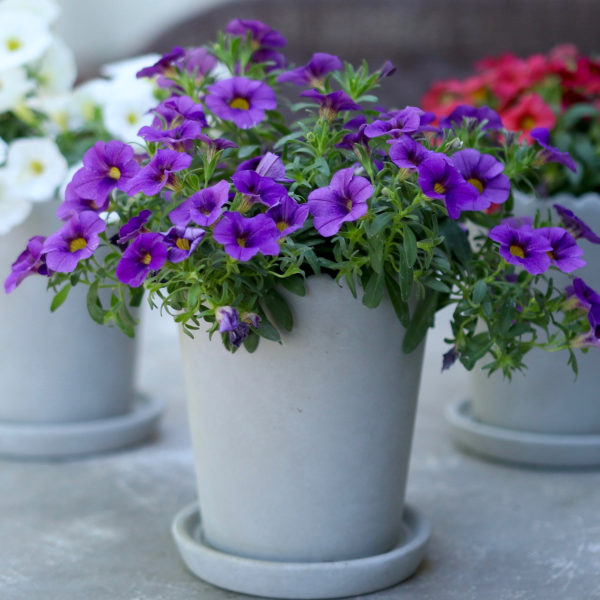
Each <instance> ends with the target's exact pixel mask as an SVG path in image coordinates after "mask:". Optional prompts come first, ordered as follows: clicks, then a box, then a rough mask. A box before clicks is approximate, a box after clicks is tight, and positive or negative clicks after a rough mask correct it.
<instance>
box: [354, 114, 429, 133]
mask: <svg viewBox="0 0 600 600" xmlns="http://www.w3.org/2000/svg"><path fill="white" fill-rule="evenodd" d="M422 113H423V111H422V110H421V109H419V108H416V107H414V106H407V107H406V108H404V109H402V110H400V111H398V112H397V113H396V114H394V115H393V116H392V117H391V118H390V119H389V120H387V121H382V120H378V121H374V122H373V123H371V125H367V127H366V128H365V135H366V136H367V137H370V138H374V137H379V136H381V135H390V136H392V137H393V138H399V137H401V136H402V134H404V133H416V132H417V131H418V129H419V127H420V126H421V114H422Z"/></svg>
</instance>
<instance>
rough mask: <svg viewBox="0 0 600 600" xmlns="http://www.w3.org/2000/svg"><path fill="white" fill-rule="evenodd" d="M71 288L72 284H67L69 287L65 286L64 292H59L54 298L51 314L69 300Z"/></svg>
mask: <svg viewBox="0 0 600 600" xmlns="http://www.w3.org/2000/svg"><path fill="white" fill-rule="evenodd" d="M71 287H72V286H71V284H70V283H67V285H65V287H64V288H63V289H62V290H60V292H58V294H56V296H54V298H53V299H52V303H51V304H50V311H51V312H54V311H55V310H56V309H57V308H58V307H59V306H60V305H61V304H62V303H63V302H64V301H65V300H66V299H67V296H68V295H69V291H70V290H71Z"/></svg>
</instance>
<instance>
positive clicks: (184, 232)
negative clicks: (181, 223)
mask: <svg viewBox="0 0 600 600" xmlns="http://www.w3.org/2000/svg"><path fill="white" fill-rule="evenodd" d="M205 235H206V231H204V229H200V228H198V227H177V226H175V227H171V229H169V231H167V233H166V235H165V237H164V241H165V243H166V244H167V259H168V260H169V261H170V262H172V263H178V262H181V261H184V260H185V259H186V258H187V257H188V256H189V255H190V254H191V253H192V252H193V251H194V250H195V249H196V248H197V247H198V245H199V244H200V242H201V241H202V240H203V239H204V236H205Z"/></svg>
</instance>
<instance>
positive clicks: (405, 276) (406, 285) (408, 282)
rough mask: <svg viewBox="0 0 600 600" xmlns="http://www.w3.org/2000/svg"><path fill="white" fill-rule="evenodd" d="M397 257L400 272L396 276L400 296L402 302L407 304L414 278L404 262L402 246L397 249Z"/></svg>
mask: <svg viewBox="0 0 600 600" xmlns="http://www.w3.org/2000/svg"><path fill="white" fill-rule="evenodd" d="M398 255H399V261H398V264H399V267H400V270H399V272H398V276H399V279H400V294H401V296H402V300H404V301H405V302H408V299H409V298H410V294H411V292H412V286H413V281H414V276H413V272H412V270H411V268H410V267H409V266H408V263H407V261H406V253H405V252H404V250H403V249H402V246H400V247H399V248H398Z"/></svg>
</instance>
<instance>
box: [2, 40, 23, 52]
mask: <svg viewBox="0 0 600 600" xmlns="http://www.w3.org/2000/svg"><path fill="white" fill-rule="evenodd" d="M22 45H23V44H22V43H21V40H19V39H18V38H14V37H13V38H8V39H7V40H6V48H7V49H8V51H9V52H15V51H17V50H18V49H19V48H20V47H21V46H22Z"/></svg>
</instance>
